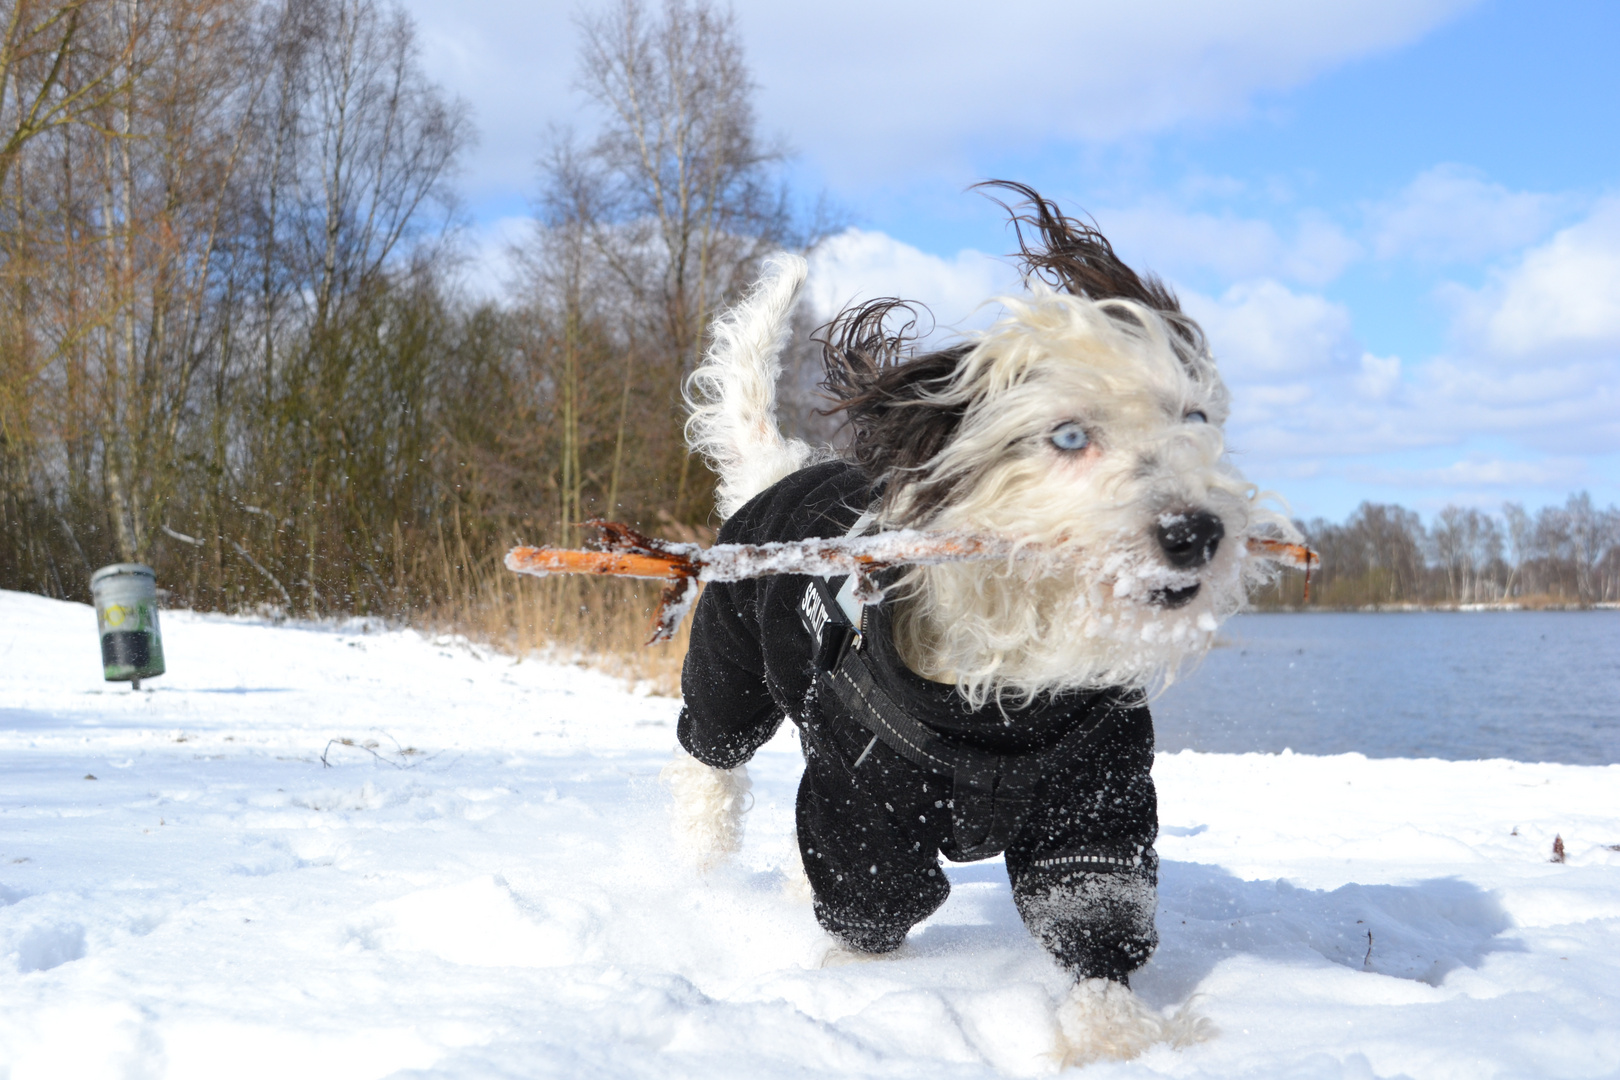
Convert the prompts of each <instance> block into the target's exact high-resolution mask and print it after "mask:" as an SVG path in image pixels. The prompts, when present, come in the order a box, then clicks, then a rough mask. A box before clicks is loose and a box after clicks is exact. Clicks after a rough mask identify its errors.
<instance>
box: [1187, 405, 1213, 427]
mask: <svg viewBox="0 0 1620 1080" xmlns="http://www.w3.org/2000/svg"><path fill="white" fill-rule="evenodd" d="M1182 419H1184V420H1186V421H1187V423H1189V424H1207V423H1209V417H1207V416H1205V415H1204V413H1203V410H1201V409H1194V410H1193V411H1192V412H1190V413H1188V414H1187V415H1186V416H1184V417H1183V418H1182Z"/></svg>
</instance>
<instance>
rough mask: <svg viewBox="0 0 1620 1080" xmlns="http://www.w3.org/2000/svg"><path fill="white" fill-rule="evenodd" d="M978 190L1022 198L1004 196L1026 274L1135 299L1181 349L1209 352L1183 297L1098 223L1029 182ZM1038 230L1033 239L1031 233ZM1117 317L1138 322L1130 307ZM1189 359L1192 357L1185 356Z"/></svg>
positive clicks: (1091, 295)
mask: <svg viewBox="0 0 1620 1080" xmlns="http://www.w3.org/2000/svg"><path fill="white" fill-rule="evenodd" d="M973 187H974V188H975V189H979V188H1001V189H1004V190H1006V191H1010V192H1013V193H1014V194H1016V195H1018V196H1020V198H1021V200H1022V201H1021V202H1020V203H1019V204H1018V208H1017V209H1015V208H1014V207H1012V206H1009V205H1008V204H1007V203H1004V202H1002V201H1001V200H1000V199H995V197H994V196H991V198H992V199H995V202H996V203H997V204H998V205H1000V206H1001V208H1002V209H1003V210H1006V211H1007V214H1008V216H1009V217H1010V218H1011V219H1012V224H1013V229H1014V230H1015V231H1016V232H1017V234H1018V251H1019V254H1018V261H1019V266H1020V269H1021V270H1022V271H1023V274H1024V276H1025V277H1026V278H1031V277H1033V278H1039V279H1040V280H1042V281H1044V282H1046V283H1047V284H1048V285H1051V286H1052V287H1053V288H1056V289H1062V290H1063V291H1064V292H1066V293H1069V294H1070V295H1073V296H1083V297H1086V298H1087V299H1089V300H1130V301H1133V302H1134V303H1138V304H1141V305H1142V306H1143V307H1147V308H1151V309H1152V310H1154V311H1156V312H1158V313H1159V314H1160V315H1161V316H1162V317H1163V318H1164V321H1165V323H1166V324H1168V326H1169V327H1170V329H1171V331H1172V332H1173V333H1174V334H1175V336H1176V338H1177V339H1178V341H1177V351H1178V352H1180V351H1182V350H1183V349H1185V350H1187V351H1188V352H1190V353H1191V354H1192V355H1194V356H1196V355H1197V354H1200V353H1202V352H1204V351H1205V350H1206V346H1205V343H1204V334H1203V331H1202V330H1201V329H1200V328H1199V326H1198V324H1197V323H1195V322H1193V321H1192V320H1191V319H1189V318H1188V317H1187V316H1186V315H1184V314H1182V311H1181V301H1180V300H1179V299H1177V297H1176V294H1175V293H1174V292H1172V291H1171V289H1170V287H1169V286H1167V285H1166V284H1165V283H1164V282H1163V281H1160V280H1159V279H1158V278H1157V277H1155V276H1154V275H1152V274H1147V275H1145V276H1144V275H1141V274H1138V273H1137V272H1136V271H1135V270H1132V269H1131V268H1130V267H1129V266H1127V265H1126V264H1125V263H1124V261H1123V260H1121V259H1120V257H1119V256H1118V255H1116V254H1115V253H1114V245H1112V244H1110V243H1109V242H1108V238H1107V237H1106V236H1104V235H1103V234H1102V233H1101V232H1100V231H1098V229H1097V226H1096V225H1095V224H1087V223H1086V222H1084V221H1081V220H1080V219H1078V218H1072V217H1069V216H1067V215H1066V214H1064V213H1063V212H1062V211H1061V210H1059V209H1058V205H1057V204H1056V203H1055V202H1052V201H1051V200H1050V199H1047V198H1045V197H1043V196H1042V195H1041V194H1040V193H1039V192H1038V191H1036V190H1035V189H1034V188H1032V187H1030V186H1029V185H1028V184H1020V183H1018V182H1017V181H1015V180H986V181H984V182H983V183H980V184H974V185H973ZM1026 229H1028V230H1030V232H1033V234H1034V235H1033V237H1032V236H1031V235H1030V232H1026ZM1110 314H1112V315H1113V316H1114V317H1116V318H1123V319H1125V320H1127V321H1129V322H1133V323H1139V322H1140V320H1139V319H1138V318H1137V317H1136V316H1135V315H1133V314H1132V313H1131V312H1130V311H1129V309H1128V308H1124V307H1121V308H1118V309H1116V310H1115V311H1113V312H1111V313H1110ZM1182 359H1183V361H1184V362H1190V360H1191V357H1190V356H1188V355H1185V354H1184V355H1183V357H1182Z"/></svg>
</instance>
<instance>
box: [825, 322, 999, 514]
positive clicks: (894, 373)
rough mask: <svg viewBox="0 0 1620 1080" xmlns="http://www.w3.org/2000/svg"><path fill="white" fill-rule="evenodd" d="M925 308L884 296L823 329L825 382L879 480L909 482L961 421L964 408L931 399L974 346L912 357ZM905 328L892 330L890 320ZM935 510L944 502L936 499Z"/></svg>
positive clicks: (859, 456)
mask: <svg viewBox="0 0 1620 1080" xmlns="http://www.w3.org/2000/svg"><path fill="white" fill-rule="evenodd" d="M919 308H921V305H920V304H912V303H908V302H907V301H904V300H896V299H894V298H893V297H885V298H883V299H880V300H869V301H867V302H866V303H864V304H861V305H859V306H857V307H853V308H848V309H846V310H845V311H843V312H842V313H840V314H839V315H838V317H837V318H835V319H834V320H833V321H832V322H830V323H828V324H827V325H826V326H825V327H823V328H822V330H821V334H820V336H819V337H818V338H817V339H816V340H818V341H820V342H821V348H822V362H823V364H824V365H825V368H826V379H825V381H824V382H823V383H822V385H823V386H824V387H825V388H826V390H827V392H828V393H830V394H831V395H832V396H833V398H834V399H835V400H836V402H837V403H836V404H835V405H834V406H833V407H832V408H831V409H829V410H827V411H828V412H829V413H834V412H842V413H843V414H844V416H845V418H846V420H847V421H848V423H849V425H850V429H851V434H852V436H853V437H852V438H851V440H850V455H851V456H852V457H853V458H854V459H855V461H856V463H857V464H859V465H860V466H861V467H862V468H863V469H865V470H866V472H867V473H868V474H869V475H871V476H873V477H882V478H885V479H888V480H890V481H891V483H890V490H891V493H892V491H893V490H894V489H895V488H896V487H897V486H898V485H896V484H894V483H893V481H895V480H899V482H900V484H903V483H904V479H903V478H904V477H905V475H906V474H907V473H915V472H917V471H918V470H920V469H921V468H922V467H923V466H924V465H926V464H927V463H928V462H929V461H931V460H933V457H934V455H935V454H937V453H939V452H940V450H941V449H943V448H944V446H945V444H946V443H947V442H949V441H950V439H951V436H952V435H954V434H955V433H956V428H957V426H958V425H959V424H960V423H961V422H962V407H961V406H945V405H941V404H939V403H938V402H936V401H933V400H930V398H931V396H932V395H933V394H935V393H938V392H939V391H941V390H944V389H945V388H946V387H948V386H949V385H950V381H951V377H952V376H953V375H954V374H955V373H956V369H957V366H958V365H959V364H960V363H961V362H962V359H963V358H964V357H966V356H967V354H968V351H969V350H968V346H965V345H957V346H954V347H952V348H948V349H941V350H939V351H937V352H929V353H923V354H921V355H912V354H911V353H910V347H911V344H912V342H914V341H915V340H916V337H917V333H916V327H917V312H918V309H919ZM892 321H893V322H897V323H898V325H893V326H891V322H892ZM934 505H938V503H937V502H935V503H934Z"/></svg>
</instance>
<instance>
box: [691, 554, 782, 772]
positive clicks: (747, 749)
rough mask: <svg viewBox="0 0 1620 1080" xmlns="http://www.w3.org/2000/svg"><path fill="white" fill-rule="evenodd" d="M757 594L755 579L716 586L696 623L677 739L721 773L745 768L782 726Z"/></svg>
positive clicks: (711, 587)
mask: <svg viewBox="0 0 1620 1080" xmlns="http://www.w3.org/2000/svg"><path fill="white" fill-rule="evenodd" d="M757 592H758V585H757V583H755V582H752V581H738V582H718V581H717V582H711V583H710V584H709V585H708V586H706V587H705V588H704V590H703V595H702V596H701V597H699V598H698V604H697V611H696V612H695V613H694V614H693V617H692V642H691V646H690V648H688V650H687V653H686V662H685V664H684V665H683V666H682V668H681V698H682V700H683V702H684V707H683V708H682V709H681V718H680V722H679V724H678V725H677V727H676V735H677V737H678V738H679V739H680V741H681V745H682V746H683V747H685V748H686V751H687V753H689V754H691V755H692V756H693V757H695V758H697V759H698V760H699V761H701V762H703V763H704V764H705V765H711V766H713V767H715V768H717V769H733V768H736V767H737V766H738V765H741V764H743V763H744V762H746V761H747V760H748V759H749V758H751V757H753V756H754V751H755V750H758V749H759V748H760V747H761V746H763V745H764V744H765V743H766V742H768V741H769V740H770V738H771V736H772V735H774V734H776V729H777V728H778V727H779V726H781V723H782V716H783V714H782V710H781V709H780V708H779V707H778V706H777V704H776V701H775V700H774V699H773V698H772V697H771V692H770V689H769V687H768V686H767V685H766V682H765V659H764V656H763V654H762V651H761V649H760V639H759V628H758V622H757V616H756V615H755V613H754V609H755V601H756V599H757V597H756V594H757Z"/></svg>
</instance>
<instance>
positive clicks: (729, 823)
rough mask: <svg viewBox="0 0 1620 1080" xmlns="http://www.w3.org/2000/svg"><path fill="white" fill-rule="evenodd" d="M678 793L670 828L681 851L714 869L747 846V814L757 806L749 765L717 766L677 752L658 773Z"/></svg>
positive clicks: (701, 866)
mask: <svg viewBox="0 0 1620 1080" xmlns="http://www.w3.org/2000/svg"><path fill="white" fill-rule="evenodd" d="M658 778H659V779H660V780H662V781H663V783H664V786H665V787H667V788H669V791H670V794H672V795H673V796H674V797H675V807H674V811H673V813H672V814H671V817H670V830H671V832H673V833H674V836H675V845H676V847H677V848H679V849H680V851H681V854H682V855H683V856H685V857H686V858H687V860H688V861H690V862H691V863H692V864H693V865H694V866H696V867H697V868H698V869H700V870H712V869H714V868H715V867H716V866H719V865H720V864H721V863H723V862H725V861H726V860H727V859H729V858H731V856H733V855H735V854H736V853H737V851H738V849H739V848H741V847H742V838H743V815H744V814H746V813H747V812H748V811H749V810H750V809H751V808H752V806H753V795H752V788H753V783H752V781H750V780H749V778H748V767H747V766H746V765H738V766H737V767H736V768H734V769H716V768H714V767H713V766H710V765H705V764H703V762H701V761H699V760H698V759H697V758H695V757H693V756H692V755H691V754H688V753H687V752H686V751H684V750H677V751H676V752H675V756H674V757H673V758H671V759H670V762H669V764H668V765H665V766H664V768H663V770H662V771H661V772H660V773H659V774H658Z"/></svg>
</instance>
